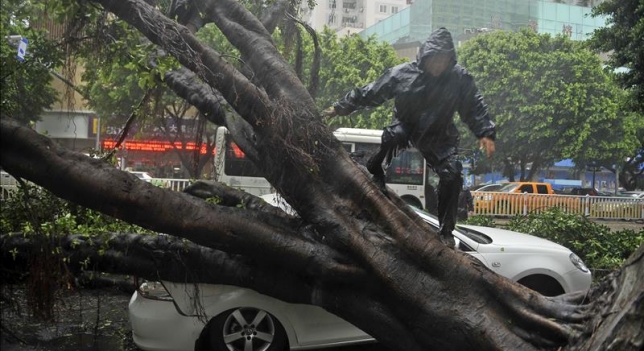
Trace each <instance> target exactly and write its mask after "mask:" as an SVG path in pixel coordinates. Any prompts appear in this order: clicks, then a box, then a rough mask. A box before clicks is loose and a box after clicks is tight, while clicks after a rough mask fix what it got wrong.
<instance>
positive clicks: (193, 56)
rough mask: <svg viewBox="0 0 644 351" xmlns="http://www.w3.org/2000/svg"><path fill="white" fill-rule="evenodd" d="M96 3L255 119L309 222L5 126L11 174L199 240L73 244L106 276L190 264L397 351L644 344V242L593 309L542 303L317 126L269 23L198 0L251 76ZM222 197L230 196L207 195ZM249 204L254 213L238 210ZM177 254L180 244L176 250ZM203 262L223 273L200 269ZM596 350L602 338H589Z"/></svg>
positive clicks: (281, 183)
mask: <svg viewBox="0 0 644 351" xmlns="http://www.w3.org/2000/svg"><path fill="white" fill-rule="evenodd" d="M95 2H97V3H100V4H102V5H103V6H104V7H105V8H106V9H108V10H109V11H111V12H113V13H114V14H115V15H116V16H118V17H119V18H121V19H123V20H125V21H127V22H128V23H130V24H131V25H133V26H134V27H136V28H137V29H138V30H139V31H140V32H141V33H143V34H144V35H145V36H147V37H148V39H150V40H151V41H152V42H154V43H155V44H157V45H159V46H160V47H161V48H162V49H163V50H164V51H165V52H167V53H168V54H171V55H173V56H175V57H176V58H177V60H178V61H179V62H180V63H181V64H182V65H183V66H184V67H186V68H187V69H189V70H191V71H193V72H194V74H195V75H196V77H198V78H199V79H200V80H201V81H202V82H204V83H205V84H207V85H209V86H210V87H211V88H214V89H216V90H217V91H218V94H221V95H220V96H221V97H223V98H224V99H226V101H227V102H228V104H229V105H230V106H231V107H232V108H234V109H235V111H236V113H237V114H238V116H239V117H240V118H243V120H244V121H245V122H243V123H242V125H243V126H244V127H241V128H239V129H235V128H232V129H233V136H234V137H235V139H236V140H240V141H241V142H240V143H239V144H240V145H241V146H242V148H243V150H244V151H245V152H246V153H247V155H248V156H249V158H251V159H252V160H253V161H254V162H255V163H256V164H257V166H258V168H259V169H260V170H261V171H262V172H263V173H264V174H265V176H266V178H267V179H268V180H269V181H270V182H271V184H272V185H273V186H274V187H275V188H276V189H278V191H279V192H280V193H281V194H282V195H283V196H284V198H285V199H286V200H287V201H288V202H289V203H290V204H291V205H292V206H293V208H294V209H295V210H296V211H297V213H298V214H299V217H297V218H296V217H291V216H289V215H287V214H285V213H282V212H281V211H278V210H276V209H274V208H270V207H267V205H265V204H262V203H261V202H260V201H258V200H256V199H254V198H252V197H251V196H248V195H246V196H244V195H240V194H238V193H236V192H234V191H230V190H226V189H224V188H221V187H219V186H217V185H214V184H208V183H198V184H197V185H195V186H194V187H193V188H191V189H190V190H189V191H188V192H187V193H178V192H172V191H169V190H164V189H160V188H157V187H154V186H152V185H150V184H148V183H145V182H142V181H139V180H138V179H136V178H135V177H134V176H132V175H130V174H128V173H124V172H121V171H119V170H117V169H115V168H113V167H112V166H110V165H108V164H105V163H103V162H101V161H100V160H93V159H90V158H88V157H85V156H83V155H81V154H78V153H74V152H71V151H68V150H65V149H63V148H61V147H59V146H58V145H56V144H55V143H53V142H51V141H50V140H49V139H47V138H46V137H44V136H41V135H37V134H36V133H35V132H33V131H31V130H29V129H26V128H23V127H19V126H17V125H15V124H12V123H10V122H8V121H6V120H4V119H3V120H2V122H1V124H0V127H1V130H0V133H1V134H0V136H1V141H0V145H1V150H0V156H1V159H0V162H1V165H2V167H3V168H5V169H6V170H8V171H9V172H10V173H12V174H13V175H15V176H19V177H23V178H25V179H28V180H30V181H33V182H35V183H37V184H39V185H41V186H43V187H45V188H47V189H49V190H51V191H52V192H53V193H54V194H56V195H58V196H60V197H62V198H65V199H69V200H71V201H74V202H76V203H78V204H80V205H83V206H86V207H89V208H92V209H96V210H99V211H101V212H103V213H106V214H109V215H112V216H114V217H117V218H120V219H123V220H126V221H128V222H131V223H135V224H138V225H141V226H143V227H145V228H149V229H152V230H155V231H158V232H163V233H167V234H169V235H172V236H174V237H177V238H185V239H188V240H189V241H190V243H183V242H182V241H177V240H174V239H166V238H165V237H163V238H139V237H136V236H124V235H116V236H114V237H112V239H111V240H109V241H107V243H108V244H109V245H110V247H109V249H110V250H113V252H123V251H126V252H128V253H130V255H131V256H119V255H116V254H115V255H96V254H95V253H93V252H92V248H91V247H87V246H83V245H80V246H78V245H76V244H75V245H67V246H66V250H69V253H70V255H75V256H74V257H78V259H81V258H82V257H87V256H89V257H92V260H94V261H95V262H97V264H98V263H99V262H101V263H100V264H99V266H100V267H101V268H102V269H104V270H106V271H113V272H120V273H130V274H134V273H136V274H139V275H143V276H148V277H162V278H167V279H169V280H175V279H177V278H180V281H184V280H185V277H186V275H185V273H186V270H188V271H191V270H193V269H194V270H195V271H198V272H200V273H201V274H194V275H191V278H190V280H191V281H195V282H208V283H231V284H236V285H239V286H244V287H250V288H253V289H255V290H258V291H260V292H262V293H265V294H268V295H271V296H275V297H277V298H280V299H283V300H285V301H290V302H298V303H309V304H315V305H319V306H321V307H323V308H325V309H327V310H328V311H330V312H332V313H334V314H336V315H338V316H340V317H342V318H344V319H346V320H347V321H349V322H351V323H353V324H355V325H356V326H358V327H360V328H361V329H362V330H364V331H366V332H367V333H369V334H371V335H373V336H374V337H375V338H377V339H378V340H379V341H380V342H381V343H384V344H385V345H387V346H388V347H390V348H391V349H392V350H405V351H415V350H419V351H420V350H430V349H438V350H474V349H475V350H527V351H529V350H540V349H553V350H555V349H558V348H559V347H562V346H566V345H580V346H579V347H583V348H580V349H587V350H595V349H597V350H599V349H602V350H604V349H605V350H639V349H640V348H639V347H640V346H641V343H642V335H641V330H642V328H641V326H642V320H643V316H642V306H641V301H642V290H643V289H642V284H643V281H644V279H641V277H642V273H643V272H644V270H643V268H642V250H640V251H639V253H638V255H639V256H635V258H634V260H633V262H632V264H629V265H628V266H627V267H626V268H625V269H624V271H623V273H622V275H620V276H619V277H618V279H616V280H614V282H616V285H615V286H612V287H611V286H610V285H606V286H605V289H608V290H606V291H607V292H605V293H604V294H603V295H599V294H598V295H589V296H590V297H592V298H594V301H598V304H597V305H593V304H592V302H593V301H591V300H589V299H588V296H586V295H585V294H575V295H566V296H562V297H557V298H546V297H543V296H541V295H539V294H537V293H535V292H533V291H531V290H529V289H527V288H524V287H522V286H520V285H518V284H515V283H513V282H511V281H509V280H508V279H505V278H503V277H501V276H499V275H497V274H495V273H493V272H491V271H490V270H488V269H487V268H485V267H484V266H483V265H482V264H480V263H479V262H478V261H477V260H475V259H474V258H472V257H470V256H467V255H465V254H462V253H460V252H457V251H454V250H453V249H451V248H449V247H446V246H444V245H443V244H442V243H441V241H440V240H439V238H438V235H437V233H435V232H434V231H433V230H432V229H431V228H430V227H429V226H428V225H426V224H425V223H424V222H423V221H422V220H421V219H420V218H418V216H417V215H416V214H415V213H414V212H413V211H411V210H410V209H409V208H408V207H407V206H406V205H405V204H404V203H403V202H402V201H401V200H400V199H399V198H398V197H396V196H395V195H394V194H393V193H387V194H385V193H383V192H382V191H381V190H380V188H379V187H377V186H376V185H374V183H373V182H372V181H371V179H370V177H369V176H368V175H367V173H366V172H365V171H364V169H363V168H361V167H359V166H358V165H356V164H355V163H354V161H353V160H352V159H351V158H350V157H349V155H348V154H347V153H346V152H345V151H344V149H343V148H342V146H341V145H340V143H339V142H338V141H337V140H336V139H335V138H334V137H333V135H332V133H331V132H330V130H328V128H327V127H326V126H325V125H324V123H322V121H321V119H320V116H319V114H318V111H317V110H316V107H315V104H314V102H313V100H312V99H311V97H310V96H309V95H308V93H307V91H306V88H305V87H303V86H302V84H301V83H300V82H299V80H298V79H297V77H296V75H295V73H294V72H293V70H292V69H291V68H290V67H289V66H288V65H287V64H286V62H285V61H284V60H283V59H282V58H281V57H280V55H279V53H278V52H277V50H276V49H275V47H274V46H273V44H272V41H271V39H270V35H269V34H268V32H267V31H266V29H265V28H264V26H263V25H262V23H261V22H259V21H258V20H257V19H256V18H255V17H253V16H252V15H251V14H250V13H248V12H247V11H246V10H245V8H244V7H243V6H241V5H240V4H239V3H238V2H237V1H233V0H219V1H214V0H206V1H194V2H193V5H194V6H196V7H197V8H198V9H199V11H198V12H199V13H200V14H204V15H203V17H202V18H203V19H204V20H207V21H214V22H215V23H216V24H217V25H218V26H219V28H220V29H221V30H222V32H223V33H224V34H225V35H226V36H227V37H228V38H229V40H230V42H231V43H232V44H233V45H235V46H236V47H238V48H239V50H240V51H241V52H242V55H244V57H247V58H248V59H247V60H246V61H245V64H246V65H247V67H248V68H250V69H251V70H252V71H253V72H255V73H256V74H255V75H254V76H253V80H252V81H250V80H249V79H248V78H246V76H245V75H243V74H241V73H240V72H238V71H237V70H235V69H234V68H233V66H232V65H230V64H229V63H228V62H226V61H225V59H224V58H223V56H222V55H220V54H219V53H217V52H215V51H213V50H212V49H210V48H207V47H205V46H203V45H202V44H201V43H200V42H199V41H198V40H197V39H196V38H195V37H194V36H193V34H192V33H191V31H190V30H188V29H187V28H185V27H183V26H181V25H179V24H177V23H176V22H174V21H172V20H170V19H168V18H166V17H165V16H163V15H161V14H160V13H158V12H157V11H156V10H155V9H154V8H152V7H150V6H149V5H147V4H146V3H145V2H144V1H143V0H96V1H95ZM191 84H193V83H192V82H191V81H189V80H174V81H172V88H173V89H175V90H181V89H184V91H188V90H189V87H190V85H191ZM194 84H200V83H197V82H195V83H194ZM202 102H203V103H202V104H200V105H198V106H197V107H198V108H200V110H201V112H202V113H204V115H206V116H208V115H212V111H210V110H208V109H207V108H208V106H212V105H213V104H215V105H216V104H217V99H216V98H212V97H206V98H204V99H202ZM212 194H219V195H220V196H221V197H222V198H223V199H225V201H223V202H222V203H220V204H212V203H209V202H206V201H204V200H203V197H209V196H212ZM242 202H243V203H244V204H245V206H242V207H238V206H236V205H237V204H239V203H242ZM3 239H4V240H5V243H7V244H6V245H3V251H4V253H3V255H5V256H4V258H3V260H4V259H7V256H6V252H7V248H9V247H10V246H8V245H24V244H25V243H21V242H20V240H19V239H17V237H15V236H13V237H4V238H3ZM76 239H77V241H78V240H80V238H78V237H76ZM126 247H130V249H124V248H126ZM131 247H135V248H136V249H135V250H132V249H131ZM178 247H181V248H185V250H180V251H179V252H177V251H173V250H177V248H178ZM110 252H111V251H110ZM166 257H167V258H168V259H167V260H166ZM176 257H180V258H181V260H180V261H177V260H175V259H174V258H176ZM4 262H6V261H3V264H4ZM134 262H135V263H136V264H133V263H134ZM160 262H163V266H161V265H160ZM168 262H173V264H168ZM204 266H207V267H209V268H210V267H217V268H219V269H209V270H203V269H201V270H198V269H196V268H195V267H204ZM258 270H261V274H257V273H256V272H257V271H258ZM208 271H210V272H222V274H218V275H216V276H215V275H212V274H210V275H209V274H208ZM637 276H639V277H640V279H639V280H636V281H633V279H631V277H637ZM260 277H261V278H262V279H257V278H260ZM620 279H621V280H620ZM276 281H279V282H281V284H276V283H275V282H276ZM611 289H613V290H611ZM629 289H630V290H629ZM610 291H616V292H615V293H611V292H610ZM606 294H608V295H606ZM604 299H605V300H604ZM615 301H617V302H619V306H620V308H621V309H623V310H624V311H625V312H624V313H618V314H612V315H610V316H609V317H611V318H615V322H612V321H611V323H610V326H607V325H606V324H601V323H600V324H594V323H595V322H594V319H593V318H597V314H592V313H591V312H592V311H595V310H596V309H598V308H601V307H602V306H606V305H608V304H612V303H613V302H615ZM593 328H597V329H593ZM613 328H614V330H613ZM628 328H633V329H628ZM637 328H639V329H637ZM605 330H606V331H607V333H606V335H617V333H622V332H623V333H624V339H620V340H624V342H620V343H610V342H606V343H604V344H602V342H601V340H600V339H599V338H598V339H597V340H595V339H593V338H591V336H603V334H602V333H603V331H605ZM638 330H639V332H638ZM606 340H608V339H606ZM599 344H602V345H605V347H595V346H594V345H599ZM586 345H588V346H586ZM638 345H639V346H638Z"/></svg>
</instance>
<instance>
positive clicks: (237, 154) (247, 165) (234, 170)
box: [224, 135, 262, 177]
mask: <svg viewBox="0 0 644 351" xmlns="http://www.w3.org/2000/svg"><path fill="white" fill-rule="evenodd" d="M224 172H226V174H227V175H230V176H244V177H262V174H261V173H260V172H259V170H258V169H257V167H255V165H254V164H253V162H252V161H251V160H249V159H248V158H246V155H244V152H243V151H241V150H240V149H239V146H237V144H235V142H234V141H232V138H231V137H230V136H229V135H226V159H225V161H224Z"/></svg>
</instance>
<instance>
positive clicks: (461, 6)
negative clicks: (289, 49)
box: [360, 0, 606, 46]
mask: <svg viewBox="0 0 644 351" xmlns="http://www.w3.org/2000/svg"><path fill="white" fill-rule="evenodd" d="M583 3H584V2H583V1H581V2H580V1H577V2H574V4H573V2H572V1H568V3H565V2H564V3H558V2H553V1H551V0H416V1H415V2H414V3H413V4H411V5H410V6H408V7H406V8H405V9H403V10H401V11H398V12H397V13H396V14H394V15H392V16H390V17H388V18H386V19H384V20H382V21H380V22H377V23H375V24H374V25H372V26H370V27H368V28H366V29H365V30H363V31H362V32H360V35H361V36H362V37H365V38H367V37H370V36H372V35H375V36H376V37H377V38H379V39H381V40H383V41H386V42H388V43H390V44H392V45H394V46H404V45H405V44H407V46H409V44H413V43H420V42H423V41H424V40H425V39H426V38H427V36H428V35H429V33H431V32H432V31H433V30H435V29H437V28H439V27H445V28H447V29H448V30H449V31H450V32H452V34H453V36H454V39H455V41H457V42H462V41H465V40H467V39H469V37H471V36H473V35H476V34H479V33H485V32H489V31H494V30H513V31H516V30H519V29H521V28H531V29H533V30H535V31H536V32H538V33H548V34H552V35H556V34H564V35H568V36H570V38H571V39H573V40H584V39H586V38H588V37H589V35H590V34H592V32H593V31H594V30H595V29H598V28H600V27H603V26H605V24H606V17H591V16H590V13H591V11H592V8H591V7H587V6H582V4H583ZM592 3H593V4H596V3H599V1H594V2H592Z"/></svg>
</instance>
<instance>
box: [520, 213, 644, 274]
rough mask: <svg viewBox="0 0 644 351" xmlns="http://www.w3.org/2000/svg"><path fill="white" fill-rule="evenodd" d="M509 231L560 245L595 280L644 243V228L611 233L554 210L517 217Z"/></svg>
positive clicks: (574, 216)
mask: <svg viewBox="0 0 644 351" xmlns="http://www.w3.org/2000/svg"><path fill="white" fill-rule="evenodd" d="M508 229H511V230H515V231H518V232H523V233H528V234H532V235H535V236H539V237H542V238H546V239H548V240H552V241H554V242H556V243H558V244H561V245H563V246H565V247H567V248H569V249H570V250H572V251H573V252H574V253H576V254H577V255H579V257H581V259H582V260H583V261H584V262H585V263H586V265H587V266H588V267H589V268H590V269H591V270H593V277H594V278H595V279H597V278H599V277H602V276H604V275H605V274H606V273H609V272H611V271H613V270H615V269H617V268H619V267H620V266H621V265H622V264H623V263H624V261H625V260H626V259H627V258H628V256H629V255H630V254H632V253H633V252H634V251H635V250H637V248H638V247H639V246H640V245H641V243H642V241H644V228H642V229H640V230H639V231H635V230H631V229H624V230H618V231H611V230H610V228H608V227H607V226H605V225H601V224H597V223H594V222H591V221H589V220H588V219H587V218H585V217H584V216H580V215H575V214H568V213H564V212H562V211H561V210H560V209H558V208H556V207H553V208H551V209H549V210H548V211H545V212H544V213H541V214H530V215H527V216H517V217H514V218H512V219H511V220H510V222H509V223H508Z"/></svg>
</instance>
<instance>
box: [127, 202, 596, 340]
mask: <svg viewBox="0 0 644 351" xmlns="http://www.w3.org/2000/svg"><path fill="white" fill-rule="evenodd" d="M265 196H266V195H265ZM265 199H266V197H265ZM418 214H419V215H420V216H421V217H422V218H423V219H424V220H425V221H426V222H428V223H429V224H430V225H432V226H433V227H434V228H438V220H437V219H436V217H434V216H431V215H429V214H426V213H424V212H422V211H418ZM454 237H455V239H456V245H457V248H458V249H459V250H461V251H463V252H467V253H468V254H470V255H472V256H474V257H476V258H477V259H478V260H480V261H481V262H483V264H485V265H486V266H487V267H488V268H490V269H491V270H493V271H495V272H497V273H498V274H501V275H503V276H505V277H508V278H510V279H512V280H514V281H517V282H519V283H521V284H524V285H526V286H528V287H530V288H532V289H534V290H536V291H539V292H540V293H542V294H544V295H558V294H562V293H568V292H573V291H578V290H585V289H588V288H589V287H590V283H591V274H590V271H589V270H588V268H586V266H585V265H584V263H583V262H582V260H581V259H580V258H579V257H577V255H575V254H574V253H573V252H571V251H570V250H568V249H567V248H565V247H563V246H561V245H558V244H555V243H553V242H551V241H548V240H545V239H541V238H537V237H534V236H531V235H526V234H522V233H517V232H512V231H508V230H503V229H495V228H488V227H478V226H469V225H459V226H458V228H457V229H456V230H454ZM194 289H195V288H194V285H191V284H181V283H172V282H166V281H164V282H144V283H143V284H142V285H141V286H140V287H139V289H138V290H137V291H136V292H135V293H134V294H133V295H132V298H131V300H130V304H129V317H130V322H131V325H132V335H133V338H134V343H135V344H136V345H137V346H138V347H139V348H141V349H143V350H167V351H170V350H172V351H182V350H185V351H188V350H195V351H202V350H212V351H284V350H289V348H290V349H291V350H304V349H316V348H323V347H332V346H341V345H348V344H355V343H365V342H373V341H374V339H373V338H372V337H371V336H369V335H367V334H366V333H364V332H363V331H362V330H360V329H358V328H357V327H355V326H353V325H351V324H349V323H348V322H346V321H344V320H343V319H341V318H339V317H337V316H335V315H333V314H331V313H329V312H326V311H325V310H324V309H322V308H320V307H317V306H312V305H301V304H291V303H286V302H284V301H281V300H278V299H275V298H272V297H269V296H266V295H262V294H260V293H258V292H256V291H253V290H250V289H245V288H240V287H236V286H229V285H211V284H201V285H199V291H198V293H197V292H195V290H194ZM195 296H199V298H200V299H201V300H200V301H199V303H198V304H197V303H195V301H193V300H192V299H193V298H194V297H195ZM195 306H201V308H200V309H201V312H202V313H203V312H205V314H206V316H207V317H206V318H205V320H207V321H208V323H207V324H205V325H204V322H202V321H203V320H204V319H203V318H201V319H200V318H199V317H198V313H199V312H200V311H198V310H197V309H196V308H195ZM202 332H203V335H202V337H201V338H200V340H199V343H200V345H199V346H198V347H197V348H195V342H196V341H197V339H198V338H199V336H200V334H202Z"/></svg>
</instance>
